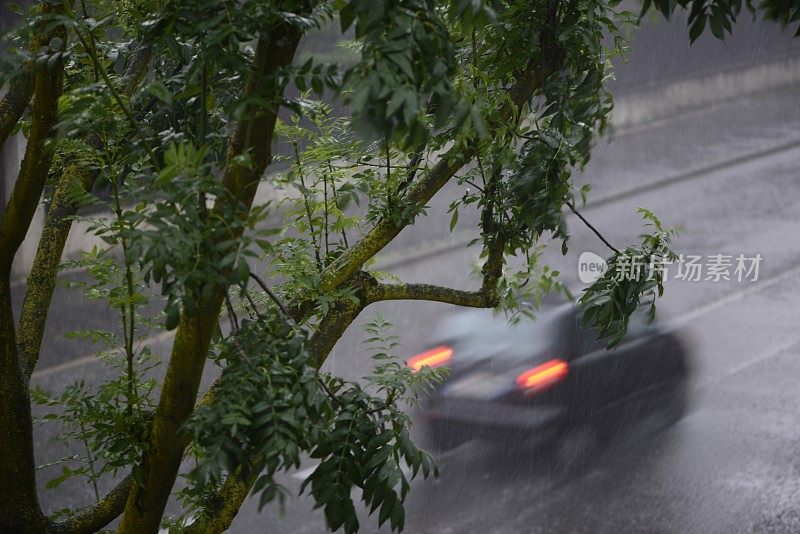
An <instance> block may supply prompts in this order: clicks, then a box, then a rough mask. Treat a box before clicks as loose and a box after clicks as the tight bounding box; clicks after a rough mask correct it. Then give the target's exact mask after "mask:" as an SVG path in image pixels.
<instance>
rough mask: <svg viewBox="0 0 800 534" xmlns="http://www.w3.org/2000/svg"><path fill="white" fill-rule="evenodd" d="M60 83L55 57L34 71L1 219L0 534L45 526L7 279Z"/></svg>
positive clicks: (33, 197) (43, 169) (42, 163)
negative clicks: (24, 132)
mask: <svg viewBox="0 0 800 534" xmlns="http://www.w3.org/2000/svg"><path fill="white" fill-rule="evenodd" d="M53 9H55V8H53ZM52 36H59V37H61V38H62V40H64V38H65V36H66V35H65V32H64V29H63V28H62V27H57V28H55V29H54V30H53V33H52ZM47 40H48V41H49V38H48V39H47ZM63 80H64V66H63V61H62V60H60V59H59V60H58V61H55V62H54V63H53V64H52V65H51V66H49V67H48V66H41V67H39V68H38V69H37V72H36V81H35V88H34V102H33V109H32V125H31V131H30V135H29V136H28V144H27V148H26V152H25V157H24V159H23V161H22V165H21V168H20V173H19V176H18V177H17V181H16V183H15V185H14V189H13V191H12V193H11V198H10V199H9V203H8V206H7V207H6V210H5V211H4V212H3V214H2V217H0V532H37V533H38V532H42V531H43V530H44V526H45V524H46V520H45V518H44V517H43V516H42V512H41V509H40V506H39V501H38V498H37V494H36V468H35V466H36V464H35V460H34V453H33V425H32V420H31V409H30V395H29V393H28V374H27V362H25V361H24V360H23V359H22V358H20V355H19V353H18V351H17V343H16V341H17V340H16V332H15V325H14V316H13V310H12V306H11V289H10V277H11V265H12V263H13V261H14V255H15V254H16V252H17V250H18V249H19V246H20V245H21V244H22V241H23V239H24V238H25V234H26V233H27V231H28V228H29V227H30V223H31V220H32V218H33V214H34V212H35V211H36V208H37V206H38V204H39V199H40V197H41V195H42V190H43V189H44V184H45V181H46V179H47V173H48V171H49V169H50V161H51V153H50V151H49V150H47V149H46V142H47V140H48V139H49V138H50V137H51V135H52V132H53V127H54V126H55V123H56V118H57V102H58V98H59V96H60V95H61V90H62V86H63Z"/></svg>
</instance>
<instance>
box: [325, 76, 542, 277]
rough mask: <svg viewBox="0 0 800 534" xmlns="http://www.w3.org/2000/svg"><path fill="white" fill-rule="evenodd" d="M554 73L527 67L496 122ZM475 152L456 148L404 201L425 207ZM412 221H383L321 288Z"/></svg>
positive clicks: (358, 264) (339, 260)
mask: <svg viewBox="0 0 800 534" xmlns="http://www.w3.org/2000/svg"><path fill="white" fill-rule="evenodd" d="M552 72H554V71H553V70H552V69H550V68H548V67H547V66H544V65H538V64H537V65H534V64H529V65H528V68H527V69H525V71H523V72H522V73H520V76H519V78H518V81H517V82H516V83H515V84H514V85H513V86H512V87H511V88H510V89H509V90H508V91H507V94H508V96H509V100H508V101H507V103H506V105H504V106H503V107H502V108H501V109H500V111H499V112H498V114H497V116H498V118H497V120H496V121H495V123H496V124H501V123H502V122H504V121H508V120H511V119H512V118H513V117H514V115H515V114H516V113H517V111H518V110H519V109H520V108H522V107H523V106H524V105H525V104H526V103H527V102H528V100H530V98H531V97H532V96H533V93H534V91H535V90H536V89H537V88H538V87H540V86H541V84H542V81H543V80H544V79H545V78H546V77H547V76H549V75H550V74H551V73H552ZM476 153H477V151H476V149H475V148H467V149H464V148H461V147H453V148H451V149H450V150H448V151H447V152H446V153H445V154H444V155H442V156H441V158H440V159H439V161H438V162H437V163H436V165H434V166H433V168H431V170H430V171H428V173H427V174H426V175H424V176H423V177H422V178H421V179H420V180H419V181H417V182H415V183H413V184H412V185H410V186H409V187H408V189H407V193H406V195H405V201H406V202H408V203H410V204H413V205H417V206H424V205H425V204H426V203H427V202H428V201H429V200H430V199H431V198H432V197H433V195H435V194H436V192H438V191H439V190H440V189H441V188H442V187H444V185H445V184H446V183H447V182H448V181H449V180H450V179H451V178H452V177H453V176H455V174H456V172H458V171H459V170H460V169H461V168H462V167H463V166H464V165H466V164H467V163H469V162H470V161H471V160H472V159H473V158H474V157H475V155H476ZM411 222H412V221H410V220H406V221H395V220H394V219H382V220H381V221H380V222H378V223H377V224H376V225H375V226H374V227H373V228H372V229H371V230H370V231H369V232H368V233H367V234H366V235H365V236H364V237H362V238H361V239H360V240H359V241H358V242H357V243H355V244H354V245H353V246H352V247H351V248H349V249H348V250H347V251H346V252H344V253H343V254H342V255H341V256H339V257H338V258H337V259H336V260H335V261H334V262H333V263H331V265H330V266H329V267H328V268H327V269H325V270H324V271H323V273H322V280H321V283H320V289H321V290H322V291H330V290H332V289H334V288H336V287H338V286H339V285H341V284H342V282H344V281H345V280H347V278H349V277H350V275H352V274H353V273H354V272H355V271H356V270H358V269H360V268H361V266H362V265H363V264H364V262H366V261H367V260H368V259H370V258H371V257H372V256H374V255H375V254H377V253H378V252H379V251H380V250H382V249H383V248H384V247H385V246H386V245H388V244H389V243H390V242H391V241H392V239H394V238H395V237H397V235H398V234H399V233H400V231H401V230H402V229H403V228H405V227H406V226H408V224H410V223H411Z"/></svg>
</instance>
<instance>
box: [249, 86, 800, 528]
mask: <svg viewBox="0 0 800 534" xmlns="http://www.w3.org/2000/svg"><path fill="white" fill-rule="evenodd" d="M798 103H800V102H799V101H798V96H797V89H796V88H791V89H788V90H784V91H778V92H774V93H770V94H768V95H759V96H756V97H753V98H747V99H742V100H738V101H736V102H731V103H728V104H725V105H723V106H718V107H716V108H713V109H708V110H705V111H704V112H702V113H696V114H692V115H691V116H688V117H684V118H681V119H678V120H675V121H673V122H672V123H671V124H669V125H667V126H660V127H658V128H654V129H651V130H648V131H640V132H638V133H637V134H636V135H633V136H628V137H624V136H623V137H620V138H617V139H615V140H614V141H613V142H611V144H610V145H608V146H603V147H600V149H599V150H598V153H597V156H598V157H597V158H595V160H594V161H593V163H592V164H590V166H589V168H588V169H587V170H586V173H585V175H586V177H587V178H589V179H591V180H592V183H593V184H594V185H595V187H594V195H595V196H596V197H600V198H604V199H605V200H604V201H603V202H602V203H600V204H599V205H597V206H596V207H591V205H590V206H589V207H587V209H586V210H585V212H584V214H585V215H586V216H587V217H588V218H589V219H590V220H591V222H592V223H593V224H594V225H595V226H596V227H598V228H600V229H601V231H602V232H603V233H604V234H605V235H606V237H608V238H609V239H610V241H611V242H612V243H616V244H620V243H626V242H629V241H631V240H634V239H635V236H636V234H637V233H638V231H639V229H640V225H639V224H638V220H637V218H636V215H635V208H636V207H637V206H647V207H648V208H651V209H652V210H654V211H655V212H656V213H660V214H662V215H663V218H664V222H665V223H666V224H669V225H683V226H685V227H686V230H685V232H684V234H683V236H682V237H681V239H680V240H679V242H678V245H677V248H678V249H679V251H680V252H683V253H686V254H701V255H705V256H708V255H711V254H728V255H733V256H736V255H738V254H740V253H743V254H745V255H746V256H754V255H755V254H761V256H762V257H763V258H764V259H763V261H762V263H761V266H760V273H759V279H758V280H757V281H755V282H737V281H728V282H726V281H720V282H716V283H715V282H711V281H708V282H686V281H681V280H675V279H670V280H669V281H668V282H667V289H666V296H665V297H664V299H663V300H662V302H661V306H660V308H659V320H660V321H661V322H662V323H663V324H664V325H665V326H666V327H668V328H671V329H676V330H677V331H678V332H680V334H681V335H682V336H684V337H685V339H686V340H687V341H688V343H689V345H690V347H691V348H692V355H693V364H694V365H693V371H694V372H693V376H692V380H691V385H690V388H689V392H688V397H689V410H688V412H687V414H686V415H685V417H683V418H682V419H681V420H680V421H679V422H678V423H677V424H675V425H673V426H671V427H669V428H668V429H666V430H662V431H659V432H655V431H651V429H649V428H648V427H647V425H640V426H634V427H633V428H631V429H628V430H627V431H626V432H625V433H624V434H622V435H621V436H620V437H619V439H618V440H617V444H616V445H614V446H612V447H611V448H610V449H609V450H607V451H605V453H604V454H603V455H602V456H601V458H600V459H599V460H598V461H597V462H595V463H593V464H592V465H591V466H590V467H589V468H588V469H587V471H586V472H584V473H582V474H580V475H578V476H575V477H573V478H563V477H559V476H552V475H551V474H549V473H547V472H546V470H545V472H544V473H543V472H542V469H541V465H540V464H541V460H540V459H537V458H535V457H533V456H532V454H533V453H531V452H529V451H527V452H526V451H525V450H518V449H516V448H514V449H510V448H507V447H505V446H504V444H503V442H502V439H498V442H497V443H493V444H488V443H481V442H472V443H469V444H466V445H464V446H462V447H460V448H458V449H455V450H452V451H449V452H448V453H445V454H441V455H437V460H438V461H439V464H440V467H441V469H442V476H441V478H440V479H439V480H436V481H425V482H421V483H418V484H417V485H416V486H415V488H414V490H413V491H412V493H411V496H410V497H409V502H408V508H407V518H408V520H407V525H408V529H409V531H410V532H467V531H474V532H509V533H510V532H593V533H594V532H608V533H617V532H675V533H679V532H719V533H723V532H759V533H760V532H782V533H784V532H785V533H794V532H798V531H800V506H798V504H797V503H798V502H800V424H798V423H800V413H799V412H798V409H797V406H798V405H800V388H798V387H797V386H796V384H797V377H798V376H800V331H798V330H797V326H796V324H797V319H796V317H797V314H796V305H795V303H796V302H797V299H798V297H800V279H799V277H800V249H799V248H798V245H800V238H798V237H797V236H798V235H800V211H799V209H800V188H798V185H797V184H798V172H797V165H798V163H799V162H800V145H797V144H796V143H797V141H798V140H800V138H798V134H797V132H798V127H799V126H800V109H798ZM790 110H791V111H790ZM793 115H794V116H793ZM756 117H759V118H767V117H770V120H769V121H764V122H761V121H755V120H752V119H754V118H756ZM734 141H735V142H734ZM673 143H674V144H673ZM670 144H672V146H671V147H670V149H666V147H667V146H669V145H670ZM732 144H733V145H734V146H736V150H735V151H730V150H726V149H725V147H730V146H731V145H732ZM675 145H678V146H677V147H676V146H675ZM656 146H664V147H665V150H664V151H662V157H663V158H664V159H661V157H659V156H658V155H657V152H656V155H655V156H653V154H654V153H653V152H650V154H651V158H650V159H649V160H647V159H646V158H642V159H641V161H640V162H637V159H638V158H639V157H640V156H641V152H640V150H644V149H645V148H646V147H650V149H652V147H656ZM637 147H641V148H639V149H637ZM733 158H735V160H734V161H733V162H732V163H731V162H730V160H731V159H733ZM654 160H655V161H654ZM726 162H728V163H726ZM654 168H655V169H659V171H660V172H657V173H654V172H653V169H654ZM693 169H697V170H696V171H693ZM637 172H639V174H637ZM643 182H644V183H649V184H658V186H657V187H656V188H653V187H647V188H642V187H640V186H641V185H642V183H643ZM643 189H645V190H643ZM631 191H632V192H631ZM590 202H591V201H590ZM444 219H445V218H444V217H442V225H443V226H444V225H445V224H446V221H445V220H444ZM431 226H435V225H431ZM425 228H428V225H426V226H425V227H422V229H423V231H425ZM571 232H572V234H573V237H572V245H571V252H570V254H569V255H568V256H567V257H566V258H559V257H556V256H550V257H549V258H548V259H550V260H551V262H552V263H554V264H556V265H560V266H561V268H562V272H563V273H564V278H565V281H568V282H569V285H570V286H571V287H575V286H576V284H577V281H576V278H577V256H578V255H579V253H580V252H582V251H584V250H591V251H594V252H597V253H600V254H603V253H604V251H603V250H602V245H601V244H600V243H599V242H598V241H597V240H596V238H595V237H594V236H593V235H592V234H591V233H590V232H589V231H588V230H586V229H585V228H583V227H582V226H580V224H579V223H578V222H577V221H573V222H572V225H571ZM471 254H473V251H470V250H467V249H464V248H460V249H455V250H450V251H448V252H447V253H445V254H441V255H438V256H436V258H434V259H429V260H427V261H425V262H420V263H418V264H410V265H409V264H407V265H404V266H403V267H402V268H399V269H397V270H396V272H398V273H399V274H400V276H401V277H402V278H403V280H408V281H423V280H425V281H431V280H433V281H436V282H441V283H445V282H450V283H453V279H454V278H456V280H457V279H458V277H457V276H455V277H454V272H458V269H459V266H462V265H463V264H464V262H465V261H467V260H468V259H469V258H470V255H471ZM462 271H463V272H462V273H461V276H462V282H463V285H464V287H469V283H470V282H469V277H468V274H466V270H463V269H462ZM456 283H457V282H456ZM382 311H383V312H384V313H385V314H387V315H390V316H391V317H393V318H397V328H398V331H399V332H401V333H403V332H414V333H415V335H414V336H405V337H404V338H403V341H404V342H405V343H404V345H403V349H404V351H406V353H413V351H416V350H419V349H422V348H424V347H425V344H424V343H423V342H422V341H420V340H425V335H424V332H426V331H430V325H431V324H433V323H435V321H436V318H437V317H439V316H441V315H442V314H444V313H446V312H447V311H448V308H447V306H444V305H431V304H425V305H419V304H410V303H402V304H388V305H385V306H384V307H383V310H382ZM372 313H374V310H373V309H369V310H367V312H365V316H369V315H370V314H372ZM358 341H359V335H358V332H349V333H348V335H346V336H345V338H344V339H343V340H342V343H340V345H338V346H337V348H336V350H335V352H334V354H333V355H332V357H331V361H330V366H331V368H332V369H334V370H336V371H337V372H340V373H342V374H346V375H351V376H355V375H358V374H361V373H363V372H364V371H365V370H366V367H364V362H365V361H366V359H365V356H366V355H364V354H361V353H360V349H359V345H358ZM430 341H433V340H430ZM544 461H545V462H546V459H545V460H544ZM302 475H303V473H299V474H297V475H296V476H294V477H287V480H286V482H287V484H288V486H289V487H298V486H299V483H300V480H301V479H302ZM263 521H264V517H263V516H262V517H261V518H258V517H257V516H256V515H255V510H254V508H253V507H252V505H251V507H250V508H249V509H247V510H246V511H245V512H244V513H243V514H242V516H241V517H240V518H239V519H237V522H236V523H234V529H233V531H235V532H239V531H241V532H262V531H270V529H267V530H265V529H264V527H263V525H264V523H263ZM364 524H365V526H367V527H369V528H367V531H371V529H372V528H373V527H374V521H373V520H372V519H365V521H364ZM322 528H323V523H322V517H321V514H319V513H316V512H311V511H310V506H309V504H308V503H307V502H303V501H300V502H297V503H293V504H292V505H290V506H289V509H288V510H287V514H286V516H284V517H283V518H280V519H279V518H278V517H277V516H275V523H274V530H275V531H283V530H284V529H285V530H287V531H297V532H318V531H321V530H322Z"/></svg>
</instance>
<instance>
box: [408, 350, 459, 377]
mask: <svg viewBox="0 0 800 534" xmlns="http://www.w3.org/2000/svg"><path fill="white" fill-rule="evenodd" d="M452 359H453V349H451V348H450V347H448V346H446V345H442V346H440V347H436V348H434V349H431V350H426V351H425V352H423V353H422V354H417V355H416V356H414V357H412V358H409V359H408V361H407V362H406V365H408V366H409V367H410V368H411V369H412V370H414V371H419V370H420V369H422V368H423V367H425V366H426V365H427V366H428V367H439V366H441V365H444V364H446V363H447V362H449V361H450V360H452Z"/></svg>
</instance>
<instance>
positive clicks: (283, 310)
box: [250, 273, 291, 318]
mask: <svg viewBox="0 0 800 534" xmlns="http://www.w3.org/2000/svg"><path fill="white" fill-rule="evenodd" d="M250 278H252V279H253V280H255V281H256V283H257V284H258V285H259V286H261V289H263V290H264V293H266V294H267V295H269V298H271V299H272V300H273V301H274V302H275V304H277V305H278V308H280V310H281V313H283V315H285V316H286V318H289V317H291V316H290V315H289V312H288V311H286V308H285V307H284V306H283V304H281V301H280V300H278V297H276V296H275V293H273V292H272V290H271V289H270V288H269V287H267V284H265V283H264V281H263V280H262V279H261V278H259V277H258V275H257V274H256V273H250Z"/></svg>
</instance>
